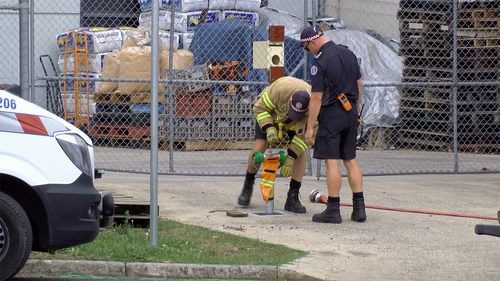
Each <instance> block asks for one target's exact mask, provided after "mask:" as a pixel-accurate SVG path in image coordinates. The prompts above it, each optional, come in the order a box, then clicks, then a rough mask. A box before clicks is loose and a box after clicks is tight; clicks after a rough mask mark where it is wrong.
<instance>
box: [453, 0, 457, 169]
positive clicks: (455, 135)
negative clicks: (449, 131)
mask: <svg viewBox="0 0 500 281" xmlns="http://www.w3.org/2000/svg"><path fill="white" fill-rule="evenodd" d="M457 7H458V4H457V0H453V159H454V165H453V171H454V172H455V173H456V172H458V147H457V145H458V140H457V139H458V136H457V134H458V130H457V118H458V117H457V91H458V86H457V82H458V81H457V80H458V78H457V67H458V66H457Z"/></svg>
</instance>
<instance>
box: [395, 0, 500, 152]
mask: <svg viewBox="0 0 500 281" xmlns="http://www.w3.org/2000/svg"><path fill="white" fill-rule="evenodd" d="M457 16H458V18H457V27H458V29H457V33H458V34H457V35H458V37H457V64H456V65H457V79H458V81H459V82H492V81H493V82H499V81H500V79H499V73H498V68H499V66H500V64H499V58H500V39H499V38H500V2H498V1H467V2H459V3H458V11H457ZM398 19H399V23H400V26H399V30H400V37H401V48H400V51H399V55H401V56H402V57H404V69H403V82H451V81H453V80H452V79H453V1H452V0H441V1H413V0H412V1H410V0H402V1H400V8H399V11H398ZM499 88H500V87H499V86H498V85H476V86H459V87H458V88H457V117H458V118H457V121H458V122H457V132H458V138H457V139H458V149H459V150H460V151H473V152H478V153H499V151H500V129H499V124H500V105H499V104H500V94H499ZM400 116H401V121H402V123H401V129H400V134H399V138H398V141H399V143H400V144H401V145H403V146H404V147H418V148H427V149H437V150H450V149H451V148H452V145H453V129H454V128H453V89H452V87H450V86H420V87H405V88H402V89H401V104H400Z"/></svg>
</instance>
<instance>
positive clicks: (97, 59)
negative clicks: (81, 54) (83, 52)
mask: <svg viewBox="0 0 500 281" xmlns="http://www.w3.org/2000/svg"><path fill="white" fill-rule="evenodd" d="M107 54H109V53H98V54H88V61H89V72H92V73H97V74H101V72H102V67H103V60H104V57H105V56H106V55H107ZM57 63H58V65H59V70H60V71H61V73H64V53H61V54H59V58H58V60H57ZM74 68H75V58H74V56H73V52H71V53H68V54H67V55H66V72H74V71H75V69H74ZM80 70H81V71H86V69H80Z"/></svg>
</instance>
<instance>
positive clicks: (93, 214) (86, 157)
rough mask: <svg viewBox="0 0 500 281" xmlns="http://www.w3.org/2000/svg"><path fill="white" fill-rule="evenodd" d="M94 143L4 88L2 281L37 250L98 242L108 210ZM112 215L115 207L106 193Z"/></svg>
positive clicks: (0, 101)
mask: <svg viewBox="0 0 500 281" xmlns="http://www.w3.org/2000/svg"><path fill="white" fill-rule="evenodd" d="M94 173H95V171H94V150H93V146H92V142H91V140H90V138H89V137H88V136H87V135H85V134H84V133H83V132H82V131H80V130H79V129H77V128H76V127H75V126H73V125H71V124H70V123H68V122H66V121H65V120H63V119H61V118H59V117H57V116H56V115H54V114H52V113H50V112H49V111H47V110H45V109H43V108H41V107H39V106H37V105H35V104H33V103H30V102H28V101H26V100H24V99H22V98H20V97H18V96H15V95H13V94H11V93H9V92H7V91H3V90H0V281H3V280H5V279H8V278H11V277H13V276H15V275H16V274H17V273H18V272H19V271H20V270H21V268H22V267H23V266H24V264H25V263H26V260H27V259H28V257H29V254H30V252H31V251H42V252H50V253H54V251H55V250H58V249H62V248H67V247H72V246H76V245H80V244H84V243H88V242H91V241H93V240H94V239H95V238H96V236H97V234H98V233H99V225H100V217H101V212H102V211H103V210H102V209H103V207H102V205H101V202H102V197H101V194H100V193H99V192H98V191H97V190H96V189H95V188H94V178H95V175H94ZM104 198H105V199H106V200H105V201H106V202H105V204H104V205H105V207H104V213H105V215H106V216H107V215H112V213H113V212H114V203H113V200H112V197H110V196H108V195H106V196H104Z"/></svg>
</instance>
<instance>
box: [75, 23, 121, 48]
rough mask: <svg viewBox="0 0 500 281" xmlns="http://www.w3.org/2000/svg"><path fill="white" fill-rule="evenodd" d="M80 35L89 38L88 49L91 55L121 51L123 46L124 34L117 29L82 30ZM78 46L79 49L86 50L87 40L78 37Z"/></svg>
mask: <svg viewBox="0 0 500 281" xmlns="http://www.w3.org/2000/svg"><path fill="white" fill-rule="evenodd" d="M78 32H79V33H78V34H81V35H83V33H80V32H85V34H86V36H87V48H88V52H90V53H104V52H112V51H114V50H119V49H120V48H121V46H122V33H121V32H120V30H118V29H115V28H111V29H110V28H85V29H80V30H79V31H78ZM76 45H77V47H78V48H79V49H84V48H85V39H84V38H83V37H82V36H78V38H77V39H76Z"/></svg>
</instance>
